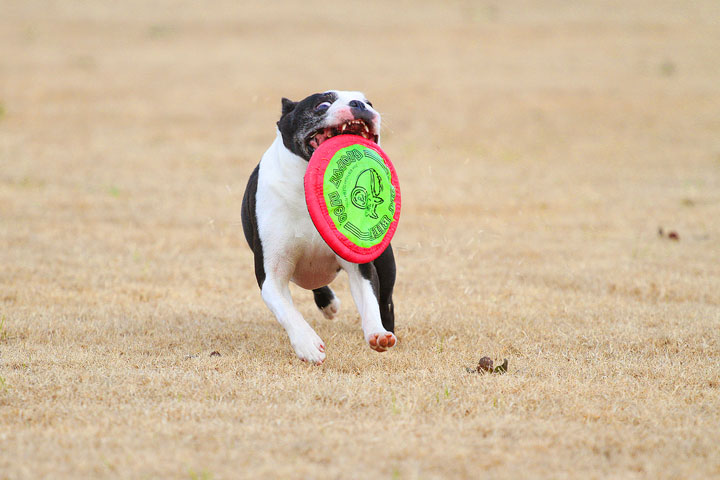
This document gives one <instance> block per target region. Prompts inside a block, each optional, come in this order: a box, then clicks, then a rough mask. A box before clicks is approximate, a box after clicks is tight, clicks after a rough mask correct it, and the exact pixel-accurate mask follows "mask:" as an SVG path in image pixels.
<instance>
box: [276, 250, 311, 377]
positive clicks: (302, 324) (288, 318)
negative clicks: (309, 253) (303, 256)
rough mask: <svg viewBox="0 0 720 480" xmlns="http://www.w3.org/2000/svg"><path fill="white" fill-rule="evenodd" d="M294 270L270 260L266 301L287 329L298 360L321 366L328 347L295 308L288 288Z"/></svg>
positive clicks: (279, 259) (283, 260)
mask: <svg viewBox="0 0 720 480" xmlns="http://www.w3.org/2000/svg"><path fill="white" fill-rule="evenodd" d="M293 269H294V264H292V263H291V262H288V261H287V259H286V258H283V257H280V256H277V257H275V258H269V259H268V258H267V257H266V260H265V274H266V277H265V281H264V282H263V284H262V298H263V300H264V301H265V304H266V305H267V306H268V308H269V309H270V311H272V312H273V314H274V315H275V317H276V318H277V320H278V322H280V325H282V326H283V327H284V328H285V331H286V332H287V334H288V337H290V343H291V344H292V346H293V349H295V353H296V354H297V356H298V358H300V360H302V361H304V362H311V363H314V364H317V365H320V364H321V363H322V362H323V361H325V343H324V342H323V341H322V339H321V338H320V337H319V336H318V334H317V333H315V330H313V328H312V327H311V326H310V325H309V324H308V323H307V322H306V321H305V319H304V318H303V316H302V314H301V313H300V312H298V311H297V309H296V308H295V305H293V301H292V296H291V295H290V288H289V286H288V284H289V283H290V278H291V277H292V272H293Z"/></svg>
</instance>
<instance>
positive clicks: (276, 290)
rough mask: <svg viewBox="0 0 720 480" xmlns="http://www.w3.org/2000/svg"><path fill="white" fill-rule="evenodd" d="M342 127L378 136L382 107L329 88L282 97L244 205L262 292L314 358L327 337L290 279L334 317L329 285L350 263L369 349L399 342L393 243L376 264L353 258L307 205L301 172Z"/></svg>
mask: <svg viewBox="0 0 720 480" xmlns="http://www.w3.org/2000/svg"><path fill="white" fill-rule="evenodd" d="M342 134H354V135H361V136H363V137H365V138H367V139H370V140H372V141H374V142H376V143H377V142H378V141H379V134H380V114H378V113H377V112H376V111H375V109H373V106H372V104H371V103H370V102H368V101H367V99H366V98H365V96H364V95H363V94H362V93H360V92H341V91H329V92H325V93H316V94H314V95H310V96H309V97H307V98H305V99H304V100H301V101H299V102H293V101H290V100H288V99H287V98H283V99H282V115H281V117H280V121H278V122H277V136H276V138H275V141H274V142H273V144H272V145H271V146H270V148H269V149H268V150H267V151H266V152H265V154H264V155H263V157H262V159H261V160H260V164H259V165H258V166H257V167H256V168H255V170H254V171H253V172H252V175H250V180H249V181H248V185H247V188H246V190H245V196H244V198H243V204H242V224H243V231H244V232H245V238H246V239H247V241H248V243H249V244H250V248H252V250H253V252H254V254H255V276H256V277H257V282H258V285H259V286H260V290H261V292H262V298H263V300H264V301H265V304H266V305H267V306H268V308H270V310H271V311H272V312H273V314H275V317H277V319H278V321H279V322H280V324H281V325H282V326H283V327H285V330H286V331H287V334H288V336H289V337H290V343H291V344H292V346H293V348H294V349H295V353H296V354H297V356H298V357H299V358H300V359H302V360H303V361H308V362H312V363H316V364H320V363H322V362H323V361H324V360H325V343H324V342H323V341H322V339H321V338H320V337H319V336H318V335H317V333H315V331H314V330H313V329H312V327H311V326H310V325H309V324H308V323H307V322H306V321H305V319H304V318H303V317H302V315H301V314H300V312H298V311H297V309H296V308H295V306H294V305H293V301H292V297H291V296H290V289H289V282H290V281H293V282H295V283H296V284H297V285H299V286H300V287H302V288H306V289H308V290H312V291H313V294H314V296H315V304H316V305H317V306H318V308H319V309H320V310H321V311H322V313H323V314H324V315H325V317H326V318H333V317H334V316H335V315H336V314H337V312H338V309H339V307H340V301H339V300H338V299H337V298H336V297H335V294H334V293H333V291H332V290H331V289H330V287H329V286H328V284H329V283H330V282H332V281H333V279H335V276H336V275H337V273H338V272H339V271H340V270H345V271H346V272H347V274H348V277H349V282H350V291H351V293H352V297H353V299H354V300H355V304H356V305H357V308H358V310H359V312H360V317H361V319H362V329H363V332H364V334H365V340H366V341H367V342H368V344H369V345H370V348H372V349H373V350H377V351H378V352H384V351H386V350H387V349H388V348H390V347H392V346H394V345H395V343H396V338H395V335H394V334H393V333H392V332H393V331H394V327H395V315H394V312H393V301H392V291H393V286H394V284H395V258H394V256H393V252H392V247H390V246H388V248H387V249H386V250H385V251H384V252H383V253H382V254H381V255H380V256H379V257H378V258H376V259H375V260H374V261H373V262H371V263H366V264H362V265H358V264H354V263H350V262H348V261H346V260H344V259H342V258H341V257H339V256H338V255H336V254H335V253H334V252H333V251H332V250H331V249H330V247H329V246H328V245H327V244H326V243H325V241H324V240H323V239H322V238H321V237H320V235H319V234H318V232H317V230H316V229H315V226H314V225H313V223H312V220H311V219H310V215H309V213H308V210H307V206H306V204H305V193H304V192H305V191H304V183H303V179H304V175H305V170H306V169H307V165H308V161H309V160H310V156H311V155H312V154H313V152H314V151H315V149H316V148H317V147H318V146H319V145H320V144H321V143H322V142H323V141H325V140H326V139H328V138H330V137H333V136H335V135H342Z"/></svg>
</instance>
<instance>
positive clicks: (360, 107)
mask: <svg viewBox="0 0 720 480" xmlns="http://www.w3.org/2000/svg"><path fill="white" fill-rule="evenodd" d="M348 105H350V106H351V107H352V108H357V109H358V110H366V109H367V107H365V104H364V103H363V102H361V101H360V100H351V101H350V103H349V104H348Z"/></svg>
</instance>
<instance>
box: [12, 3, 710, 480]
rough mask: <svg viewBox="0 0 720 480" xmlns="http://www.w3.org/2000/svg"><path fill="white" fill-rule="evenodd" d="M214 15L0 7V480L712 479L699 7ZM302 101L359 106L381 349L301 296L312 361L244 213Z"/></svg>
mask: <svg viewBox="0 0 720 480" xmlns="http://www.w3.org/2000/svg"><path fill="white" fill-rule="evenodd" d="M234 4H236V2H230V1H228V2H213V3H212V5H207V6H205V7H203V8H199V7H196V6H193V5H192V4H191V3H190V2H177V3H175V2H173V3H170V2H141V1H134V2H132V3H131V2H100V1H97V2H85V1H67V2H40V1H22V2H21V1H12V0H0V12H2V13H1V14H0V106H1V107H2V108H1V109H0V112H2V113H0V115H2V118H0V167H1V168H0V319H1V320H0V322H2V331H0V478H13V479H14V478H42V477H46V478H50V477H51V478H62V477H66V478H69V477H72V478H79V477H124V478H216V479H220V478H250V477H253V478H266V477H284V478H321V477H323V478H367V477H380V478H399V479H411V478H422V479H428V478H478V477H488V478H528V477H544V478H608V477H610V478H689V477H694V478H709V477H713V476H714V477H718V476H720V448H718V445H720V428H718V425H720V386H719V382H720V380H719V379H720V334H719V333H718V332H719V331H720V220H719V219H720V121H719V120H718V118H720V117H719V116H718V112H720V50H719V49H718V45H720V24H718V18H720V7H719V6H718V5H719V4H718V3H717V2H716V1H715V0H702V1H697V2H680V1H677V2H671V1H660V2H650V1H648V0H639V1H636V2H604V1H591V2H510V4H508V2H499V1H495V0H488V1H483V2H475V1H465V2H461V1H453V2H450V3H448V2H430V1H423V2H416V3H404V4H394V3H392V2H377V3H375V2H362V3H361V4H360V3H358V4H353V5H352V6H349V7H346V8H344V9H343V8H341V7H340V6H337V7H335V6H328V5H327V3H326V2H317V3H314V4H309V3H308V2H298V3H297V4H295V3H288V4H285V5H283V4H280V3H278V2H267V4H268V5H266V6H262V7H261V6H255V7H253V8H252V9H251V8H238V7H234V6H233V5H234ZM120 5H122V6H120ZM327 88H343V89H362V90H364V91H365V92H366V93H367V94H368V95H369V97H370V98H371V100H372V101H373V102H374V104H375V105H376V106H377V107H379V109H381V110H382V111H383V112H384V113H385V117H384V118H385V126H386V129H385V132H384V143H383V145H384V147H385V149H386V151H387V152H388V153H389V155H390V157H391V158H392V159H393V161H394V163H395V165H396V166H397V168H398V171H399V174H400V179H401V182H402V186H403V218H402V220H401V224H400V228H399V230H398V234H397V236H396V240H395V241H394V245H395V247H396V251H397V257H398V261H399V267H400V270H399V278H398V284H397V290H396V295H395V299H396V312H397V321H398V326H399V328H398V335H399V338H400V344H399V345H398V346H397V347H396V348H395V349H394V351H392V352H389V353H386V354H382V355H381V354H377V353H375V352H372V351H371V350H370V349H369V348H367V347H366V346H365V345H364V344H363V341H362V335H361V331H360V326H359V320H358V318H357V313H356V310H355V309H354V306H352V301H351V298H350V296H349V292H348V288H347V283H346V282H345V280H344V279H340V280H339V281H338V282H337V286H338V288H337V290H338V292H339V295H340V297H341V299H342V300H343V301H344V305H343V310H342V311H343V315H341V318H340V319H339V320H336V321H327V320H325V319H323V317H322V316H321V315H320V314H319V313H318V312H316V311H315V308H314V306H313V303H312V299H311V298H312V297H311V295H309V294H308V293H306V292H303V291H300V290H299V289H296V290H295V291H294V292H295V297H296V301H297V303H298V304H299V308H300V309H301V311H302V312H303V314H304V315H306V316H307V317H308V318H309V319H310V320H311V323H312V324H313V325H314V326H315V327H316V328H317V330H318V333H319V334H320V335H321V336H322V337H323V339H324V340H325V341H326V344H327V349H328V359H327V361H326V362H325V364H324V365H322V366H321V367H317V368H316V367H311V366H308V365H305V364H302V363H301V362H299V361H297V360H296V359H295V358H294V355H293V353H292V349H291V348H290V345H289V342H288V340H287V338H286V336H285V333H284V332H283V331H282V329H281V328H280V327H279V325H278V324H277V323H276V322H275V320H274V319H273V318H272V317H271V314H270V313H269V311H268V310H267V308H266V307H265V306H264V305H263V303H262V300H261V298H260V295H259V292H258V291H257V287H256V285H255V280H254V278H253V274H252V268H251V254H250V251H249V249H248V248H247V246H246V245H245V242H244V239H243V237H242V232H241V227H240V212H239V209H240V201H241V197H242V192H243V188H244V185H245V182H246V179H247V177H248V175H249V173H250V171H251V169H252V167H253V166H254V165H255V163H256V162H257V161H258V159H259V157H260V155H261V154H262V152H263V151H264V150H265V148H267V146H268V145H269V143H270V142H271V140H272V138H273V126H274V122H275V120H276V119H277V116H278V112H279V99H280V97H281V96H283V95H286V96H290V97H293V98H298V97H301V96H303V95H305V94H307V93H310V92H313V91H318V90H323V89H327ZM659 225H661V226H663V227H664V228H665V229H666V231H667V230H676V231H677V232H678V233H679V235H680V241H679V242H673V241H670V240H667V239H662V238H659V237H658V236H657V234H656V229H657V227H658V226H659ZM215 350H217V351H219V352H220V353H221V354H222V356H221V357H215V356H214V357H211V356H210V353H211V352H212V351H215ZM189 355H197V356H193V357H190V358H188V356H189ZM483 355H489V356H491V357H493V358H495V359H496V360H501V359H502V358H504V357H506V358H508V359H509V361H510V372H509V373H508V374H507V375H493V376H490V375H486V376H478V375H470V374H468V373H466V371H465V366H470V365H473V364H476V363H477V361H478V359H479V358H480V357H481V356H483Z"/></svg>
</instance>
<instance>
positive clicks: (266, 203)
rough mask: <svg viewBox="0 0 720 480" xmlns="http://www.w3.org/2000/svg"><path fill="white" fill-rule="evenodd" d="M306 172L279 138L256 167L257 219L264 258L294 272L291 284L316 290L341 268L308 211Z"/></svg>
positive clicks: (305, 165)
mask: <svg viewBox="0 0 720 480" xmlns="http://www.w3.org/2000/svg"><path fill="white" fill-rule="evenodd" d="M306 168H307V162H305V161H304V160H302V159H301V158H299V157H297V156H295V155H293V154H291V153H290V152H289V151H288V150H287V149H285V147H284V146H283V144H282V139H281V138H280V137H278V138H277V139H276V140H275V142H274V143H273V145H272V146H271V147H270V148H269V149H268V151H267V152H265V155H263V158H262V160H261V162H260V172H259V176H258V189H257V212H256V213H257V221H258V230H259V233H260V238H261V239H262V245H263V253H264V255H265V256H267V257H268V258H273V259H276V260H278V259H280V260H283V262H281V263H282V264H283V265H285V266H290V267H291V269H292V273H291V279H292V280H293V282H295V283H296V284H298V285H299V286H301V287H303V288H307V289H314V288H319V287H323V286H325V285H327V284H329V283H330V282H332V281H333V280H334V279H335V276H336V275H337V272H338V270H339V269H340V265H339V264H338V262H337V258H336V256H335V253H334V252H333V251H332V250H331V249H330V247H328V245H327V244H326V243H325V241H324V240H323V239H322V237H320V234H319V233H318V231H317V229H316V228H315V225H313V223H312V220H311V219H310V214H309V213H308V211H307V206H306V204H305V190H304V184H303V178H304V175H305V170H306ZM271 263H273V264H277V263H278V262H271Z"/></svg>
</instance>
